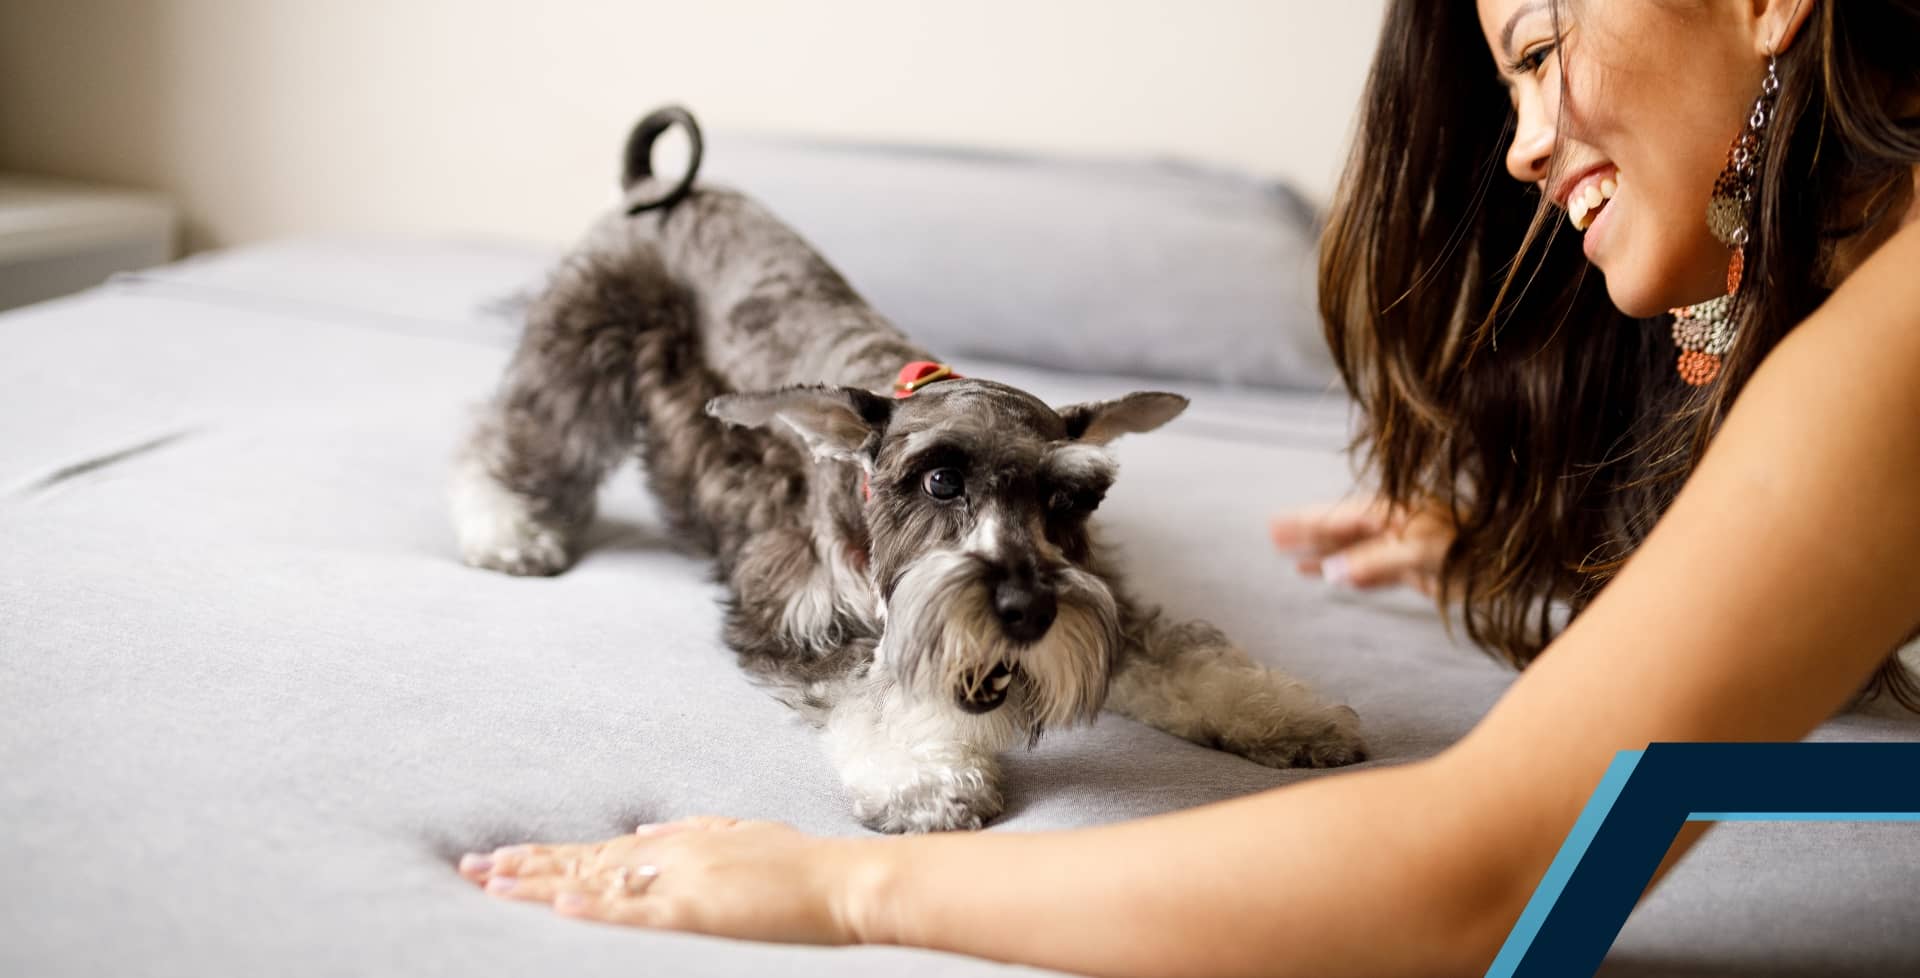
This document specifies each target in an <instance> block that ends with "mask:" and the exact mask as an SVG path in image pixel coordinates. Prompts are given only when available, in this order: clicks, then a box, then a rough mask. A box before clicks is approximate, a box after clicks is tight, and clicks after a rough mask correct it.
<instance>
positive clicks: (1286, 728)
mask: <svg viewBox="0 0 1920 978" xmlns="http://www.w3.org/2000/svg"><path fill="white" fill-rule="evenodd" d="M1128 639H1129V641H1128V645H1129V647H1128V649H1127V650H1126V653H1125V654H1123V655H1122V656H1121V657H1120V660H1119V662H1118V664H1117V667H1116V670H1115V672H1114V676H1113V681H1112V685H1111V686H1110V687H1109V688H1108V692H1107V707H1108V708H1109V709H1111V710H1113V711H1114V712H1116V713H1119V714H1121V715H1122V716H1128V717H1132V718H1133V719H1135V720H1138V721H1140V722H1141V723H1145V724H1147V725H1149V726H1153V727H1158V728H1160V729H1161V730H1164V731H1166V732H1168V733H1170V734H1173V735H1174V736H1176V737H1181V738H1183V739H1186V740H1190V741H1193V742H1194V743H1196V744H1202V745H1205V746H1207V747H1214V748H1217V749H1219V750H1224V751H1230V752H1232V753H1235V754H1239V755H1240V756H1242V757H1245V758H1247V759H1248V760H1250V761H1253V762H1255V763H1257V764H1264V765H1266V766H1268V767H1335V766H1338V765H1342V764H1352V763H1354V762H1355V761H1361V760H1365V759H1366V756H1367V748H1366V744H1365V742H1364V741H1363V740H1362V739H1361V737H1360V721H1359V717H1358V715H1356V714H1355V713H1354V712H1353V710H1352V709H1351V708H1349V707H1346V706H1342V705H1339V704H1337V703H1330V702H1328V701H1326V700H1323V699H1321V698H1320V697H1319V696H1318V695H1316V694H1315V693H1314V692H1313V691H1312V690H1311V689H1308V688H1307V686H1306V684H1305V683H1302V682H1300V681H1299V680H1297V679H1294V678H1292V677H1290V676H1287V675H1286V674H1284V673H1281V672H1278V671H1276V670H1273V669H1269V668H1267V667H1265V666H1263V665H1261V664H1259V663H1257V662H1255V661H1253V660H1252V659H1251V658H1250V657H1248V655H1247V653H1246V652H1245V651H1244V650H1242V649H1241V648H1240V647H1239V646H1237V645H1235V644H1233V642H1232V641H1231V640H1229V639H1228V638H1227V637H1226V636H1225V635H1223V634H1221V632H1220V630H1219V629H1217V628H1214V627H1213V626H1211V625H1208V624H1205V623H1203V622H1186V623H1180V624H1170V623H1166V622H1163V621H1161V620H1160V618H1159V616H1158V615H1153V616H1149V617H1147V618H1146V619H1145V620H1144V621H1142V622H1140V623H1139V624H1138V625H1137V626H1136V628H1135V629H1134V633H1133V634H1131V635H1129V636H1128Z"/></svg>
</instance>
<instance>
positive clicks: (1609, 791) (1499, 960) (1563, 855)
mask: <svg viewBox="0 0 1920 978" xmlns="http://www.w3.org/2000/svg"><path fill="white" fill-rule="evenodd" d="M1644 753H1646V752H1645V751H1637V750H1623V751H1621V752H1620V753H1618V754H1615V755H1614V756H1613V763H1612V764H1609V765H1607V773H1606V774H1604V775H1602V776H1601V778H1600V785H1599V787H1596V788H1594V789H1593V797H1591V798H1588V799H1587V807H1586V808H1585V809H1582V810H1581V812H1580V818H1579V819H1578V820H1576V821H1575V822H1574V823H1573V831H1571V832H1568V833H1567V841H1565V842H1563V843H1561V844H1560V853H1559V855H1556V856H1554V857H1553V864H1552V865H1550V866H1548V867H1547V875H1545V876H1543V877H1541V878H1540V885H1539V886H1538V887H1536V888H1535V889H1534V891H1533V898H1532V899H1530V900H1528V901H1527V908H1526V909H1525V910H1522V911H1520V919H1519V920H1516V921H1514V923H1513V930H1512V931H1510V932H1508V934H1507V943H1505V944H1503V945H1501V946H1500V953H1499V954H1498V955H1497V956H1495V957H1494V959H1493V967H1491V968H1488V969H1487V978H1511V976H1512V974H1513V973H1514V971H1515V970H1516V969H1518V968H1519V967H1520V959H1521V958H1522V957H1524V956H1525V955H1526V953H1527V948H1529V947H1531V946H1533V938H1534V936H1535V935H1537V934H1539V933H1540V925H1541V924H1543V923H1545V922H1546V919H1547V912H1548V911H1550V910H1552V909H1553V905H1554V904H1555V903H1557V902H1559V900H1560V891H1561V890H1564V889H1566V886H1567V879H1568V878H1569V877H1571V876H1572V875H1573V870H1574V867H1576V866H1579V865H1580V858H1581V857H1582V856H1585V855H1586V854H1587V846H1589V845H1591V844H1592V843H1593V837H1594V835H1595V834H1596V833H1598V832H1599V831H1600V823H1601V822H1604V821H1606V820H1607V813H1608V812H1610V811H1612V810H1613V803H1614V801H1616V800H1617V799H1618V798H1619V797H1620V789H1622V788H1625V787H1626V786H1627V779H1628V778H1629V777H1632V776H1633V769H1634V767H1635V765H1638V764H1639V763H1640V755H1642V754H1644Z"/></svg>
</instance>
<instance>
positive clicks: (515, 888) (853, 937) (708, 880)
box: [460, 818, 872, 944]
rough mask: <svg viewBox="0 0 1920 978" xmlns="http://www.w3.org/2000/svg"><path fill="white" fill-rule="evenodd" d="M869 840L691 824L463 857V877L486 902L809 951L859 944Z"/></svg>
mask: <svg viewBox="0 0 1920 978" xmlns="http://www.w3.org/2000/svg"><path fill="white" fill-rule="evenodd" d="M863 848H868V849H870V848H872V843H871V842H865V843H863V842H860V841H851V840H833V839H821V838H816V837H813V836H808V835H804V834H802V833H801V832H799V831H797V830H795V829H793V828H790V827H788V826H785V825H780V824H777V823H773V822H742V821H739V820H736V819H729V818H690V819H683V820H681V821H678V822H668V823H664V824H660V825H643V826H641V827H640V828H639V829H637V830H635V831H634V833H633V834H632V835H623V836H620V837H618V838H614V839H608V840H606V841H605V842H595V843H583V844H578V845H522V846H508V847H506V848H504V849H497V850H495V851H493V852H492V853H468V854H467V855H465V856H463V857H461V859H460V875H462V876H464V877H466V878H467V879H469V880H472V881H473V882H475V883H478V884H480V885H481V886H483V887H485V888H486V891H487V893H488V894H490V895H492V896H497V897H503V898H506V899H512V900H530V901H538V902H540V903H549V904H552V905H553V909H554V910H555V911H557V912H559V913H562V914H565V915H567V916H570V917H581V918H585V919H589V920H598V921H602V922H605V923H610V924H625V925H628V926H634V927H659V928H665V929H669V930H684V931H693V932H697V933H701V934H713V935H716V936H721V937H739V938H751V939H755V940H763V941H783V942H787V943H804V944H847V943H853V942H855V941H858V940H859V939H860V935H859V931H858V929H857V928H856V927H855V926H854V924H855V921H852V920H850V919H849V918H850V916H851V914H850V913H849V910H848V903H849V899H848V896H849V893H850V891H851V889H852V885H851V884H852V883H853V882H854V881H855V879H856V873H855V868H856V865H857V863H858V860H857V859H856V858H855V857H856V855H857V853H858V852H860V851H862V850H863Z"/></svg>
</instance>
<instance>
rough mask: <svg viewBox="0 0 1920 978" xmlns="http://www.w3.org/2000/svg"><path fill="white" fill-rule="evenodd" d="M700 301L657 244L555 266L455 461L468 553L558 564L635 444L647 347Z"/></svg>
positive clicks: (682, 329) (500, 561)
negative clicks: (688, 293)
mask: <svg viewBox="0 0 1920 978" xmlns="http://www.w3.org/2000/svg"><path fill="white" fill-rule="evenodd" d="M691 314H692V313H691V309H690V304H689V302H688V301H687V299H686V297H685V296H684V294H683V293H682V291H681V290H680V289H678V288H677V287H676V286H674V284H673V283H672V282H671V281H669V280H668V279H667V277H666V274H665V272H664V271H663V270H662V269H661V268H660V265H659V262H658V260H657V259H656V258H654V257H653V256H652V254H651V252H650V251H644V250H637V249H636V250H631V251H629V252H627V253H625V254H606V253H602V252H593V251H589V252H587V253H584V254H579V255H575V256H572V257H570V258H569V259H568V260H567V261H566V262H564V263H563V264H562V265H561V266H560V268H559V269H558V270H557V271H556V272H555V273H554V276H553V278H552V280H551V282H550V283H549V284H548V286H547V288H546V290H545V291H544V292H543V293H542V294H541V295H540V297H539V298H538V299H536V300H535V301H534V302H533V304H532V305H531V307H530V308H529V309H528V313H527V324H526V331H525V333H524V334H523V335H522V336H521V340H520V346H519V349H518V350H517V351H516V352H515V353H514V356H513V360H512V362H511V363H510V364H509V366H508V368H507V373H506V378H505V380H504V381H503V382H502V384H501V387H500V390H499V392H498V393H497V394H496V396H495V397H494V399H493V401H492V402H491V403H490V404H488V405H487V406H486V408H484V409H483V412H482V415H481V417H480V418H479V420H478V422H477V423H476V424H475V426H474V430H473V432H472V434H471V435H470V436H469V438H468V440H467V443H466V445H465V447H464V448H463V450H462V451H461V454H460V457H459V460H458V462H457V463H456V467H455V474H454V484H453V493H452V503H453V521H454V528H455V531H456V532H457V533H458V535H459V540H460V550H461V556H462V557H463V558H464V559H465V560H466V562H467V563H469V564H473V565H475V566H478V567H486V568H490V569H493V570H498V571H505V572H506V573H509V574H555V573H558V572H560V571H561V570H563V569H565V568H566V566H567V564H568V563H569V562H570V561H571V559H572V553H571V551H572V548H573V545H574V544H575V542H576V541H577V538H578V535H579V533H580V531H581V530H582V529H583V528H584V527H585V526H586V525H587V523H588V522H589V521H590V520H591V519H592V517H593V509H594V499H595V496H596V495H597V492H598V490H599V487H600V483H601V481H602V480H603V479H604V478H605V477H606V475H607V473H608V471H609V470H611V469H612V468H613V467H614V466H615V465H616V464H617V463H619V462H620V461H621V460H623V459H624V458H625V457H626V455H627V453H628V452H630V451H631V450H632V449H633V447H634V442H635V438H636V435H637V430H636V426H637V425H638V424H639V422H640V417H639V411H638V409H639V403H638V399H637V395H636V388H637V385H638V383H639V381H640V378H641V369H640V368H641V362H642V359H643V357H644V356H645V354H646V348H647V347H649V346H657V345H658V344H659V342H660V340H661V339H663V338H665V337H666V336H684V335H685V334H686V332H687V330H688V329H689V327H688V325H687V317H689V316H690V315H691Z"/></svg>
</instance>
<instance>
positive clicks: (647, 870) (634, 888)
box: [613, 865, 660, 897]
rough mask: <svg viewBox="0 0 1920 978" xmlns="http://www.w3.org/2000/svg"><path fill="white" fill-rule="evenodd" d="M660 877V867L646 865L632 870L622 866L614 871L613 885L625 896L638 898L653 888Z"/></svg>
mask: <svg viewBox="0 0 1920 978" xmlns="http://www.w3.org/2000/svg"><path fill="white" fill-rule="evenodd" d="M659 876H660V867H658V866H654V865H646V866H638V867H631V868H630V867H627V866H622V867H620V868H619V869H617V870H615V871H614V874H613V885H614V887H615V888H617V889H619V890H620V891H621V892H622V893H624V894H625V895H627V896H630V897H637V896H640V895H642V894H644V893H646V892H647V888H648V887H650V886H652V885H653V881H654V880H655V879H657V878H659Z"/></svg>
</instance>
